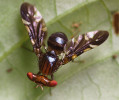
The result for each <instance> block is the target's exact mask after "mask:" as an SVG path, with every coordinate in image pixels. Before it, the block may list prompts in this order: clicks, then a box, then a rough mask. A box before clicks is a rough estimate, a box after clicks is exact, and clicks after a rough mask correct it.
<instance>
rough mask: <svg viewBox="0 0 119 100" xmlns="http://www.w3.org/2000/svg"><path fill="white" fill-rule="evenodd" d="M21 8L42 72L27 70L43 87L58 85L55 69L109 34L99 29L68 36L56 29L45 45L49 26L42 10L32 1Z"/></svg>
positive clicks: (29, 76)
mask: <svg viewBox="0 0 119 100" xmlns="http://www.w3.org/2000/svg"><path fill="white" fill-rule="evenodd" d="M20 12H21V17H22V21H23V23H24V25H25V27H26V29H27V31H28V34H29V37H30V40H31V43H32V46H33V51H34V52H35V54H36V55H37V57H38V61H39V62H38V63H39V72H38V73H37V74H33V73H32V72H28V73H27V76H28V78H29V79H30V80H31V81H33V82H35V83H36V84H37V86H40V87H41V89H43V86H48V87H54V86H56V85H57V81H55V80H54V79H53V73H54V72H56V71H57V70H58V68H59V67H60V66H61V65H65V64H67V63H68V62H70V61H73V60H74V59H75V58H76V57H78V56H79V55H81V54H82V53H84V52H86V51H88V50H90V49H93V48H95V47H97V46H99V45H100V44H102V43H103V42H104V41H105V40H106V39H107V38H108V35H109V33H108V32H107V31H103V30H97V31H91V32H87V33H86V34H82V35H77V36H74V37H73V38H71V39H70V40H68V38H67V36H66V35H65V34H64V33H63V32H56V33H53V34H51V36H49V38H48V40H47V47H46V46H45V39H46V36H47V27H46V24H45V22H44V20H43V18H42V15H41V14H40V12H39V11H38V10H37V9H36V8H35V7H34V6H33V5H31V4H29V3H23V4H22V5H21V9H20ZM42 49H44V50H45V52H44V51H43V50H42ZM48 75H50V76H51V79H49V78H48V77H47V76H48Z"/></svg>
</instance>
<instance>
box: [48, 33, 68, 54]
mask: <svg viewBox="0 0 119 100" xmlns="http://www.w3.org/2000/svg"><path fill="white" fill-rule="evenodd" d="M67 41H68V39H67V36H66V35H65V34H64V33H62V32H56V33H53V34H52V35H51V36H50V37H49V38H48V42H47V43H48V49H49V50H54V51H56V53H57V54H59V53H61V52H62V51H63V50H64V45H65V44H66V43H67Z"/></svg>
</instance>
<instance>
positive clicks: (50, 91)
mask: <svg viewBox="0 0 119 100" xmlns="http://www.w3.org/2000/svg"><path fill="white" fill-rule="evenodd" d="M51 80H54V75H53V74H51ZM49 93H50V95H51V96H52V88H51V87H49Z"/></svg>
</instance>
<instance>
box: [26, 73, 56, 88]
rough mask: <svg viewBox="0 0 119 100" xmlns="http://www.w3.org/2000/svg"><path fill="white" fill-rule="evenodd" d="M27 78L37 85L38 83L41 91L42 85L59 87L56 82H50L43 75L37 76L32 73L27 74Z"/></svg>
mask: <svg viewBox="0 0 119 100" xmlns="http://www.w3.org/2000/svg"><path fill="white" fill-rule="evenodd" d="M27 76H28V78H29V79H30V80H32V81H34V82H35V83H37V84H38V85H37V86H40V87H41V89H43V88H42V85H44V86H48V87H54V86H56V85H57V82H56V81H55V80H50V79H48V78H47V77H45V76H43V75H40V76H39V75H37V74H33V73H31V72H28V73H27Z"/></svg>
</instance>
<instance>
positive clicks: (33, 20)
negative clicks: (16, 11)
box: [20, 3, 47, 55]
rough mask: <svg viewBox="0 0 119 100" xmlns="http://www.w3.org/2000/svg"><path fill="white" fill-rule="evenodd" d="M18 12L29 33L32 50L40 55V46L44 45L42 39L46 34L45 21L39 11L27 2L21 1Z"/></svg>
mask: <svg viewBox="0 0 119 100" xmlns="http://www.w3.org/2000/svg"><path fill="white" fill-rule="evenodd" d="M20 12H21V17H22V21H23V23H24V25H25V27H26V29H27V31H28V33H29V37H30V40H31V43H32V45H33V49H34V52H35V53H36V55H40V53H41V50H40V48H41V46H42V45H44V39H45V38H46V35H47V27H46V25H45V22H44V20H43V18H42V16H41V14H40V12H39V11H38V10H37V9H36V8H35V7H34V6H33V5H31V4H29V3H23V4H22V5H21V9H20Z"/></svg>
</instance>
